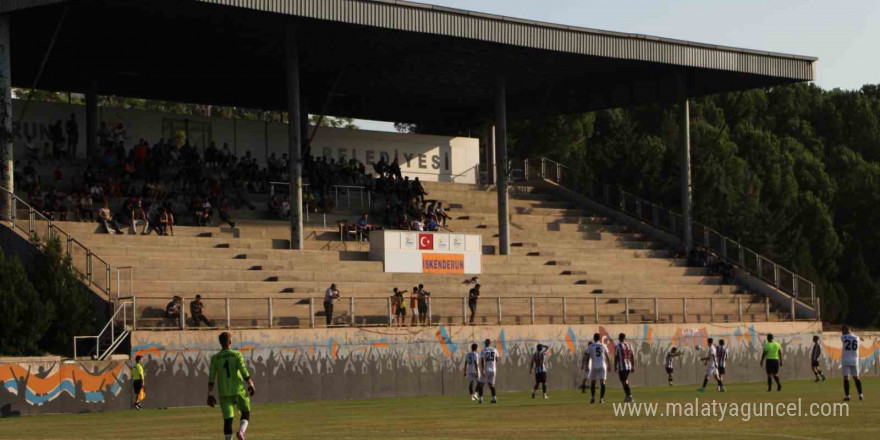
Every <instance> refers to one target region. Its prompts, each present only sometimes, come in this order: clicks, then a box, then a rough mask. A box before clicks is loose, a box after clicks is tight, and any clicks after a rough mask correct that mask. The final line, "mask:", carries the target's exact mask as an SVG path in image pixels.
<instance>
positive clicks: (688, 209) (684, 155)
mask: <svg viewBox="0 0 880 440" xmlns="http://www.w3.org/2000/svg"><path fill="white" fill-rule="evenodd" d="M680 117H681V120H680V125H681V154H680V155H679V167H680V168H681V181H680V182H679V186H680V187H681V217H682V225H681V231H682V240H683V241H684V245H685V247H686V248H687V250H688V252H690V250H691V249H693V247H694V236H693V235H694V234H693V216H694V211H693V206H692V203H693V191H692V189H693V188H692V182H691V123H690V103H689V101H688V99H687V98H682V102H681V116H680Z"/></svg>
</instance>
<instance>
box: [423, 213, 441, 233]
mask: <svg viewBox="0 0 880 440" xmlns="http://www.w3.org/2000/svg"><path fill="white" fill-rule="evenodd" d="M438 227H439V224H438V223H437V219H435V218H434V217H428V220H427V222H426V223H425V230H426V231H428V232H437V228H438Z"/></svg>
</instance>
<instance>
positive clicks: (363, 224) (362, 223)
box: [355, 213, 373, 240]
mask: <svg viewBox="0 0 880 440" xmlns="http://www.w3.org/2000/svg"><path fill="white" fill-rule="evenodd" d="M355 225H356V226H357V231H358V233H360V234H361V236H362V237H364V238H366V239H367V240H369V239H370V231H372V230H373V224H372V223H370V219H369V216H368V215H367V213H364V214H363V215H362V216H361V218H360V220H358V221H357V223H355Z"/></svg>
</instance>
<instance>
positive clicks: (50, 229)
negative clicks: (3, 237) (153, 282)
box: [0, 186, 111, 299]
mask: <svg viewBox="0 0 880 440" xmlns="http://www.w3.org/2000/svg"><path fill="white" fill-rule="evenodd" d="M0 192H3V193H6V194H7V195H9V196H11V198H12V204H13V206H12V207H11V210H12V213H13V214H12V218H10V219H8V221H9V227H10V228H15V227H18V228H19V229H21V230H22V231H23V232H26V233H27V236H28V238H29V239H30V240H31V241H32V242H35V241H37V240H38V239H42V240H45V241H46V242H48V240H50V239H52V236H53V234H59V233H60V234H63V235H64V237H65V243H64V251H65V252H66V253H67V255H68V256H69V257H70V258H71V259H73V250H72V245H73V244H76V245H78V246H80V247H81V248H83V250H85V252H86V273H83V272H82V271H81V270H80V269H78V268H77V267H76V265H73V269H74V270H75V271H77V272H78V273H79V274H80V275H81V276H82V277H83V279H84V280H85V281H86V283H87V285H89V286H93V285H94V286H95V287H96V288H97V289H98V290H101V291H102V292H104V294H106V295H107V298H108V299H109V298H110V294H111V287H110V271H111V266H110V263H108V262H107V261H106V260H104V259H103V258H101V257H99V256H98V255H96V254H95V253H94V252H92V250H91V249H89V247H88V246H86V245H84V244H83V243H82V242H80V241H79V240H77V239H76V238H74V237H73V236H72V235H70V234H68V233H67V232H65V231H64V230H63V229H61V228H60V227H58V225H56V224H55V223H54V221H53V220H52V219H50V218H49V217H47V216H45V215H43V213H41V212H39V211H37V210H36V209H34V207H32V206H31V205H29V204H28V203H27V202H25V201H24V200H22V199H21V198H20V197H18V196H17V195H15V193H14V192H12V191H10V190H8V189H6V188H4V187H2V186H0ZM18 203H20V204H22V205H23V206H24V207H25V208H27V210H28V222H27V229H24V228H22V227H21V226H19V225H20V224H21V222H18V221H16V215H17V214H16V210H17V205H18ZM37 220H40V221H44V222H46V225H47V226H46V233H47V237H38V236H37V227H36V222H37ZM93 259H96V260H98V261H99V262H101V263H102V264H104V274H105V275H104V276H105V280H104V281H105V284H104V287H101V286H99V285H98V283H96V282H95V278H94V273H93V270H92V267H93Z"/></svg>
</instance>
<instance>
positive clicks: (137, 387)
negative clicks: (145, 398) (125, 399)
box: [131, 356, 144, 411]
mask: <svg viewBox="0 0 880 440" xmlns="http://www.w3.org/2000/svg"><path fill="white" fill-rule="evenodd" d="M142 359H143V357H141V356H135V357H134V365H133V366H132V367H131V388H132V391H133V392H134V409H136V410H138V411H140V409H141V392H142V391H143V390H144V366H143V365H141V360H142Z"/></svg>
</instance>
